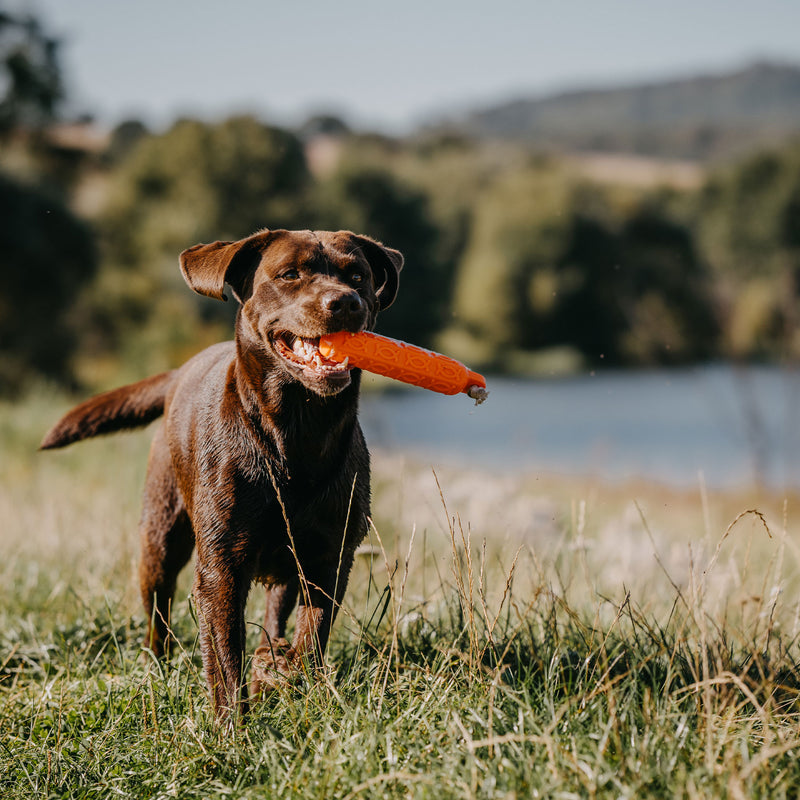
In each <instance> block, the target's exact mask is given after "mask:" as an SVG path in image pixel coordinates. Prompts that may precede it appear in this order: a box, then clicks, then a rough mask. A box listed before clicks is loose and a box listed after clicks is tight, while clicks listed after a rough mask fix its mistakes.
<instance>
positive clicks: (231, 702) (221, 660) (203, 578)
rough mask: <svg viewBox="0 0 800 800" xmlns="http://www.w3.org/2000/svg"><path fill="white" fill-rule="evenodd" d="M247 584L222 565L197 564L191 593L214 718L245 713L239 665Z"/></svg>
mask: <svg viewBox="0 0 800 800" xmlns="http://www.w3.org/2000/svg"><path fill="white" fill-rule="evenodd" d="M249 583H250V582H249V580H246V579H245V578H244V576H243V575H242V574H241V573H240V572H238V571H236V570H234V569H232V568H230V567H228V566H224V565H223V566H220V565H215V564H211V565H209V564H198V567H197V571H196V573H195V583H194V591H193V594H194V600H195V604H196V606H197V616H198V623H199V627H200V650H201V653H202V656H203V667H204V670H205V675H206V680H207V681H208V688H209V691H210V692H211V700H212V703H213V706H214V711H215V713H216V715H217V717H218V719H226V718H229V717H231V716H236V715H237V714H238V713H245V712H246V711H247V686H246V683H245V682H244V680H243V674H242V664H243V660H244V649H245V624H244V612H245V604H246V602H247V591H248V588H249Z"/></svg>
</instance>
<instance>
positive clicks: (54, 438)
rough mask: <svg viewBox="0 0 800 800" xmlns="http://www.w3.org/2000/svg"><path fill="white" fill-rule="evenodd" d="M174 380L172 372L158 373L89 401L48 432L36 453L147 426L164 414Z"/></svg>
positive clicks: (76, 408) (174, 374)
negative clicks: (105, 434) (104, 434)
mask: <svg viewBox="0 0 800 800" xmlns="http://www.w3.org/2000/svg"><path fill="white" fill-rule="evenodd" d="M176 376H177V372H176V371H175V370H173V371H171V372H162V373H161V374H160V375H153V376H152V377H150V378H145V379H144V380H143V381H139V382H138V383H131V384H128V385H127V386H120V387H119V389H112V390H111V391H110V392H104V393H103V394H98V395H97V396H95V397H90V398H89V399H88V400H85V401H84V402H83V403H81V404H80V405H78V406H75V408H73V409H72V410H71V411H69V412H67V413H66V414H65V415H64V416H63V417H62V418H61V419H60V420H59V421H58V422H57V423H56V424H55V425H54V426H53V427H52V428H51V429H50V432H49V433H48V434H47V436H45V437H44V439H43V440H42V443H41V445H40V446H39V447H40V449H41V450H52V449H54V448H56V447H65V446H66V445H68V444H72V443H73V442H79V441H81V440H82V439H89V438H91V437H92V436H99V435H101V434H103V433H113V432H114V431H121V430H126V429H128V428H138V427H141V426H143V425H147V424H148V423H149V422H152V421H153V420H154V419H156V418H157V417H160V416H161V415H162V414H163V413H164V403H165V401H166V397H167V392H168V391H169V389H170V387H171V386H172V384H173V382H174V381H175V378H176Z"/></svg>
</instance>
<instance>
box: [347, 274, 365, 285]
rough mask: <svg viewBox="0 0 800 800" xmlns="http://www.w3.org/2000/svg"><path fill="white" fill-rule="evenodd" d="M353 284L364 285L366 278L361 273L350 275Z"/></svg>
mask: <svg viewBox="0 0 800 800" xmlns="http://www.w3.org/2000/svg"><path fill="white" fill-rule="evenodd" d="M350 282H351V283H364V276H363V275H362V274H361V273H360V272H353V273H352V274H351V275H350Z"/></svg>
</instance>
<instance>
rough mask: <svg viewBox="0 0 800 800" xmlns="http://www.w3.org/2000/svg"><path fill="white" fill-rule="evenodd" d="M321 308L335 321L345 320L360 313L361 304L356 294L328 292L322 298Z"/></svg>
mask: <svg viewBox="0 0 800 800" xmlns="http://www.w3.org/2000/svg"><path fill="white" fill-rule="evenodd" d="M322 306H323V308H324V309H325V310H326V311H327V312H328V313H329V314H330V315H331V316H332V317H334V318H335V319H346V318H347V317H350V316H353V315H355V314H358V313H360V312H361V310H362V308H363V302H362V300H361V296H360V295H359V294H358V292H346V293H345V294H342V293H341V292H328V294H326V295H325V296H324V297H323V298H322Z"/></svg>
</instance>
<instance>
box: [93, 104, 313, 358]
mask: <svg viewBox="0 0 800 800" xmlns="http://www.w3.org/2000/svg"><path fill="white" fill-rule="evenodd" d="M137 135H138V141H137V142H135V143H134V144H133V145H132V146H131V147H130V149H129V151H128V153H127V155H124V154H123V155H122V156H121V161H120V162H119V164H118V165H117V166H116V168H115V169H114V171H113V172H112V174H111V183H110V187H109V198H108V202H107V205H106V208H105V210H104V212H103V214H102V216H101V219H100V220H99V229H100V233H101V236H102V240H103V245H104V247H103V252H104V261H105V264H104V269H103V272H102V273H101V274H100V275H99V276H98V280H97V281H96V283H95V285H94V287H93V289H92V295H91V297H90V301H89V302H90V312H91V313H90V314H89V316H88V320H87V324H89V325H90V326H91V327H92V328H93V330H94V332H95V334H94V336H93V341H94V342H95V347H96V348H98V349H103V348H112V349H113V348H116V347H118V346H119V345H120V343H122V341H123V340H127V342H128V343H129V346H130V347H131V348H136V352H135V353H133V352H129V353H128V354H126V358H130V360H131V361H132V362H133V361H135V360H137V359H138V360H139V361H140V364H139V366H140V367H141V369H151V368H160V367H163V366H169V365H170V364H174V363H175V362H176V361H180V360H181V359H183V358H185V357H186V356H187V355H190V354H191V352H192V351H193V350H196V349H198V343H202V342H203V335H202V334H201V329H202V328H203V326H209V325H210V326H212V327H215V326H216V327H215V335H217V334H218V335H222V333H221V330H220V329H221V328H223V327H224V328H225V335H228V334H229V331H230V321H231V317H232V313H233V311H234V304H231V303H228V304H222V303H219V302H216V301H213V300H208V299H205V298H200V297H197V296H195V295H192V294H191V293H190V292H189V291H188V290H187V289H186V286H185V285H184V283H183V280H182V278H181V276H180V271H179V269H178V255H179V253H180V252H181V251H182V250H185V249H186V248H187V247H190V246H192V245H194V244H198V243H200V242H209V241H215V240H217V239H223V240H235V239H239V238H243V237H245V236H248V235H250V234H251V233H254V232H255V231H257V230H259V229H261V228H265V227H269V228H283V227H287V228H293V227H308V219H309V216H310V210H309V205H308V202H309V201H308V192H309V188H310V181H311V178H310V175H309V173H308V170H307V168H306V162H305V157H304V154H303V148H302V145H301V143H300V142H299V140H298V139H297V138H296V137H295V136H294V135H292V134H291V133H289V132H287V131H285V130H282V129H279V128H274V127H271V126H269V125H265V124H263V123H261V122H259V121H258V120H256V119H255V118H253V117H249V116H241V117H234V118H230V119H227V120H225V121H223V122H220V123H216V124H210V123H205V122H199V121H196V120H188V119H185V120H180V121H178V122H176V123H175V124H174V125H173V126H172V127H171V128H170V129H169V130H168V131H167V132H166V133H164V134H162V135H144V136H142V135H141V131H137ZM150 320H153V326H152V328H151V330H150V333H149V335H150V337H151V338H150V339H147V336H145V337H144V339H143V338H142V336H143V331H144V329H145V328H146V326H147V325H148V322H149V321H150ZM133 332H136V336H132V335H129V334H132V333H133ZM145 340H146V341H148V343H149V346H148V347H143V346H142V347H140V346H139V345H141V343H142V342H143V341H145ZM156 351H159V352H160V353H162V354H163V355H162V356H157V354H156ZM158 358H163V359H164V360H163V361H159V360H157V359H158ZM145 362H146V363H145Z"/></svg>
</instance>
